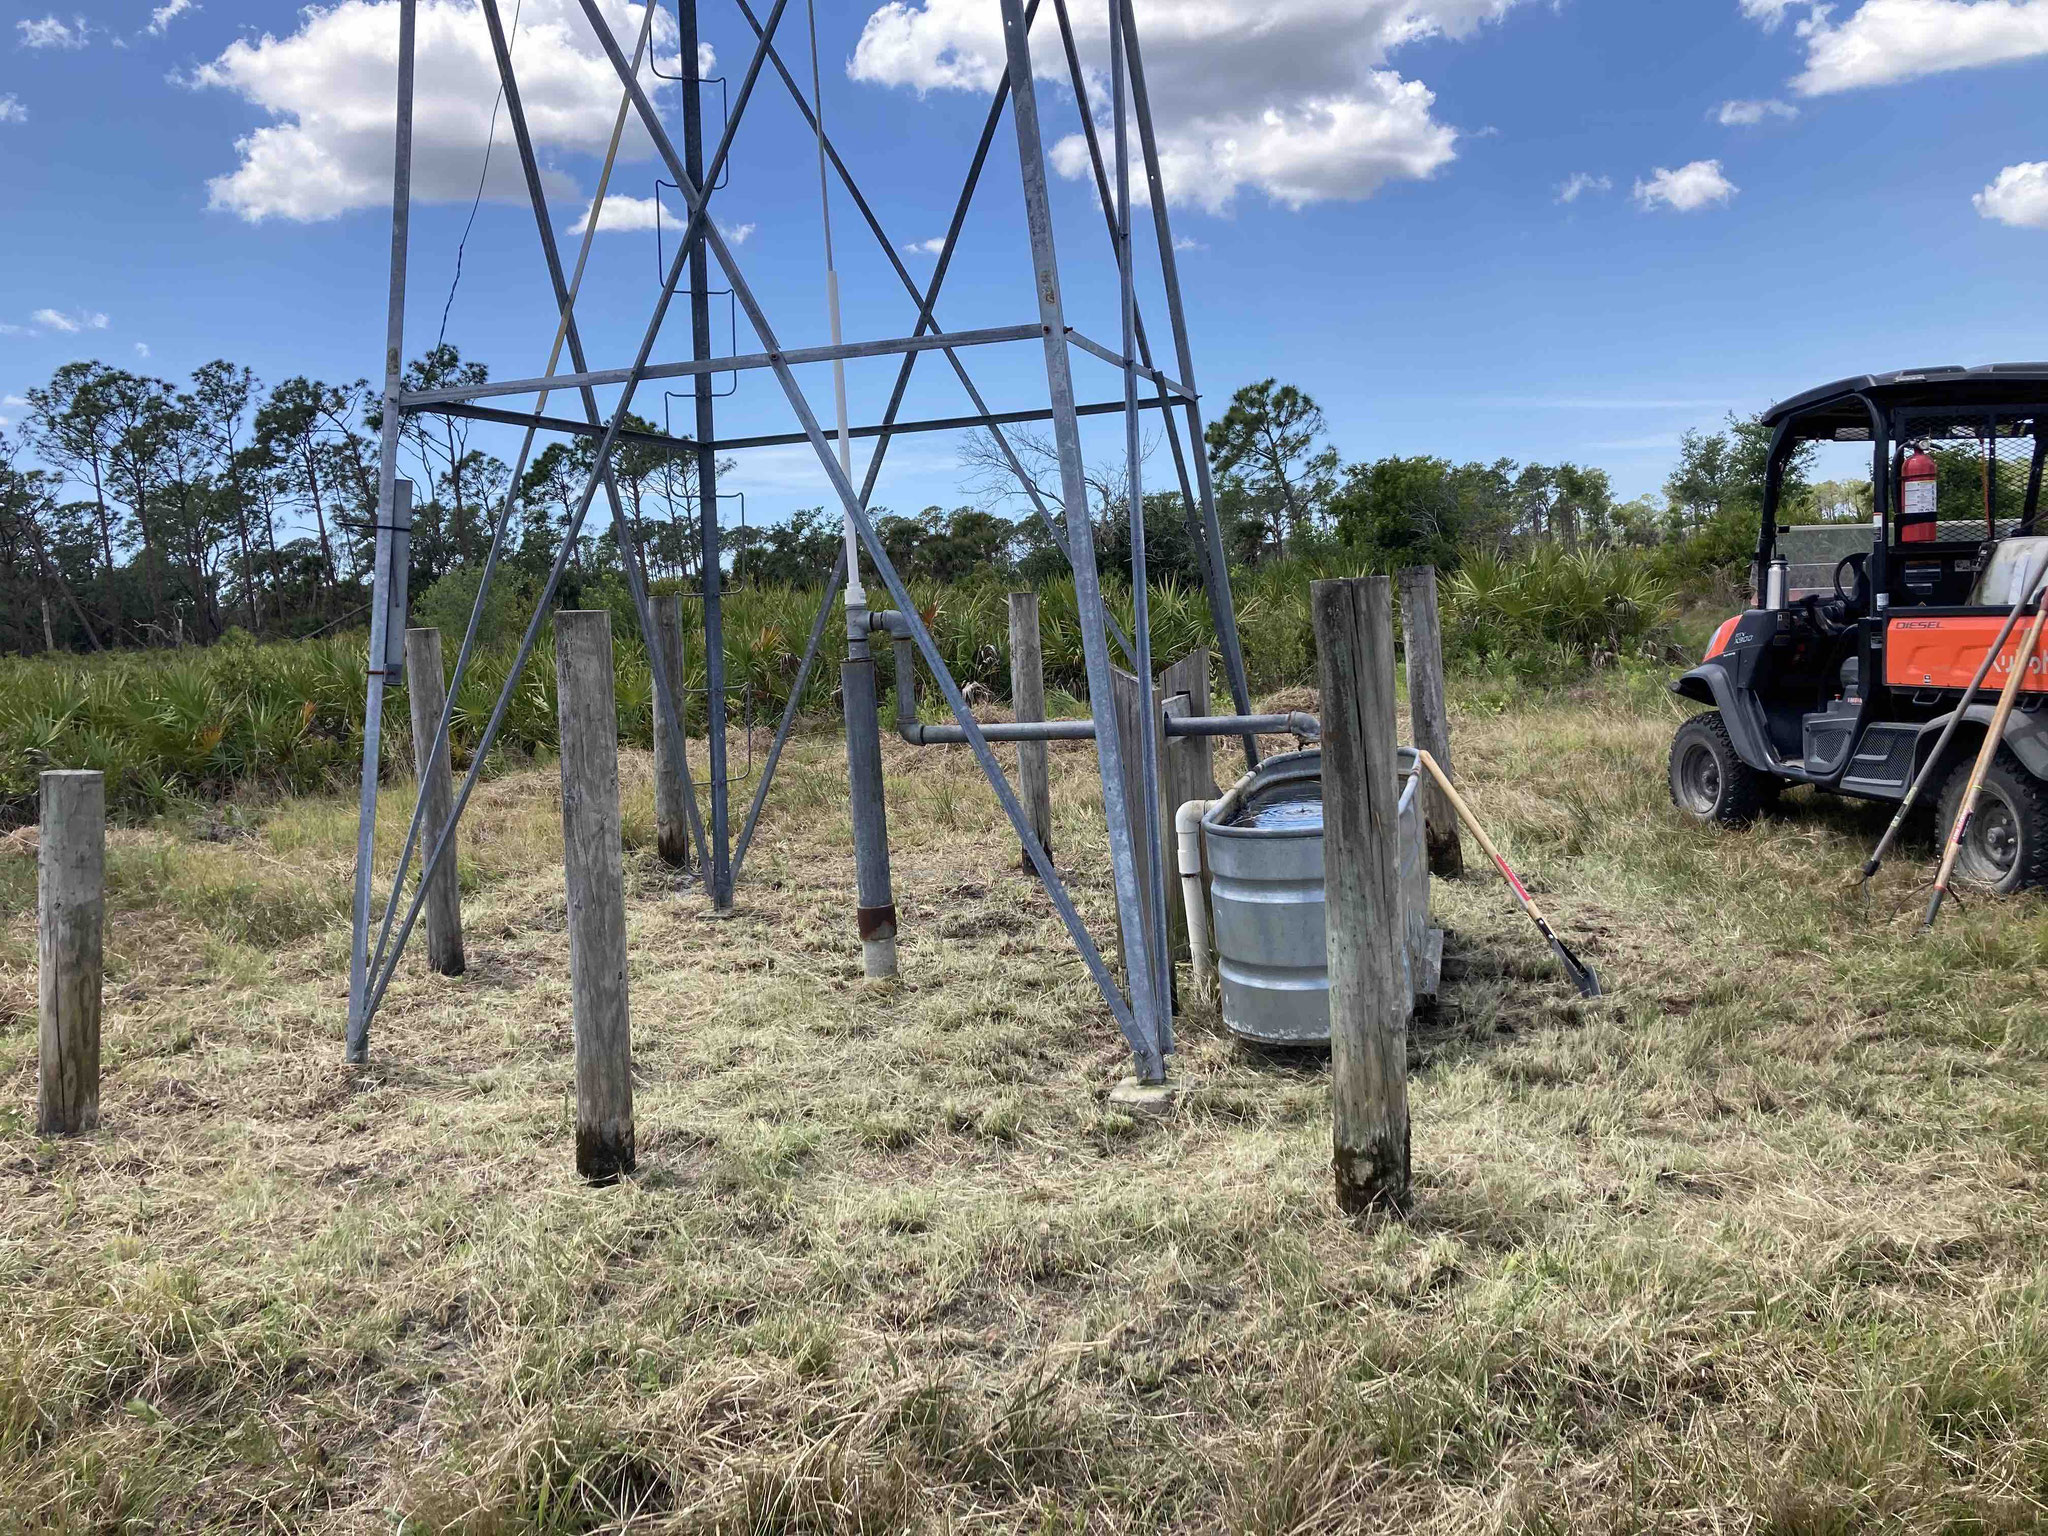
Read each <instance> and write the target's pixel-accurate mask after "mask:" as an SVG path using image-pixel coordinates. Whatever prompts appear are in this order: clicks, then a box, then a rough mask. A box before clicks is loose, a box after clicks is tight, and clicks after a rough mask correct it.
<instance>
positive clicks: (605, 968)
mask: <svg viewBox="0 0 2048 1536" xmlns="http://www.w3.org/2000/svg"><path fill="white" fill-rule="evenodd" d="M555 671H556V697H557V702H556V710H557V717H558V719H559V722H560V728H561V736H562V869H563V874H564V877H565V881H566V884H567V887H568V893H569V987H570V993H571V1006H572V1009H573V1012H574V1018H575V1028H576V1171H577V1172H578V1173H580V1174H582V1175H583V1176H584V1177H585V1178H586V1179H588V1180H590V1181H591V1182H592V1183H593V1184H610V1183H612V1182H614V1181H615V1180H617V1178H618V1177H619V1175H620V1174H622V1173H630V1172H632V1170H633V1034H632V1020H631V1016H630V1011H629V1002H630V1000H629V997H628V992H627V984H626V888H625V850H624V847H623V845H622V844H621V842H620V834H619V711H618V702H617V698H616V695H615V694H614V691H613V686H612V621H611V615H610V614H609V613H607V612H605V611H604V610H603V609H601V608H600V609H587V610H569V611H564V612H560V613H557V614H556V615H555Z"/></svg>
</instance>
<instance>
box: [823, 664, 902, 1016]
mask: <svg viewBox="0 0 2048 1536" xmlns="http://www.w3.org/2000/svg"><path fill="white" fill-rule="evenodd" d="M908 682H909V679H907V678H903V677H899V678H898V679H897V685H898V686H899V687H902V686H904V685H905V684H907V683H908ZM839 696H840V698H841V699H842V700H843V701H844V703H845V707H846V769H847V781H848V783H849V785H850V786H851V788H852V791H853V793H852V796H851V805H852V808H853V863H854V878H855V880H856V882H857V886H858V892H859V903H860V905H859V908H858V910H857V912H856V914H855V916H856V919H857V921H858V923H859V926H860V947H861V961H862V965H863V968H864V969H865V971H866V973H867V974H868V976H870V977H872V978H874V979H877V980H882V979H886V978H888V977H891V976H894V975H895V974H896V898H895V895H894V893H893V891H892V889H891V886H890V882H889V812H888V807H887V806H886V805H885V804H884V802H883V797H882V737H881V720H880V718H879V716H878V715H877V713H876V708H877V700H876V697H875V663H874V660H873V658H872V657H868V656H859V657H854V658H851V659H849V660H847V661H844V662H841V663H840V666H839Z"/></svg>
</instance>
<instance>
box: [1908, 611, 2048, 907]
mask: <svg viewBox="0 0 2048 1536" xmlns="http://www.w3.org/2000/svg"><path fill="white" fill-rule="evenodd" d="M2044 622H2048V603H2043V604H2041V607H2040V610H2039V611H2038V612H2037V613H2035V615H2034V622H2033V623H2032V624H2030V625H2029V626H2028V627H2027V632H2026V635H2025V636H2024V637H2023V638H2022V639H2021V640H2020V648H2019V650H2018V651H2016V652H2014V653H2013V658H2012V671H2011V673H2010V674H2009V675H2008V676H2007V677H2006V680H2005V687H2004V689H2003V690H2001V691H2000V693H1999V695H1998V709H1997V712H1996V713H1995V714H1993V715H1992V717H1991V727H1990V729H1989V730H1987V731H1985V733H1984V745H1983V746H1981V747H1979V748H1978V749H1977V761H1976V763H1975V764H1974V765H1973V766H1972V767H1971V769H1970V782H1969V783H1968V784H1967V785H1966V786H1964V789H1963V798H1962V802H1961V803H1960V804H1959V805H1957V807H1956V824H1955V825H1954V826H1953V827H1951V828H1950V829H1949V834H1948V846H1947V847H1946V848H1944V849H1942V851H1941V872H1940V873H1939V874H1937V875H1936V876H1935V877H1934V894H1933V895H1932V896H1930V897H1928V898H1927V915H1926V916H1925V917H1923V918H1921V919H1920V927H1921V930H1922V931H1923V932H1924V931H1926V930H1927V929H1929V928H1932V927H1933V926H1934V919H1935V915H1936V914H1937V913H1939V912H1940V911H1941V902H1942V898H1943V897H1944V896H1946V895H1947V894H1948V881H1949V876H1950V875H1951V874H1953V873H1954V872H1955V867H1956V855H1957V854H1959V853H1961V852H1962V849H1963V839H1964V838H1965V837H1967V836H1968V835H1969V832H1970V818H1971V817H1972V816H1973V815H1975V814H1976V810H1977V795H1978V793H1979V792H1980V791H1981V790H1982V789H1983V788H1984V775H1985V774H1986V773H1988V772H1990V771H1991V760H1992V759H1993V758H1994V757H1996V756H1998V748H1999V744H2000V743H2001V742H2003V741H2004V740H2005V722H2006V720H2007V719H2008V718H2010V717H2011V715H2012V707H2013V704H2014V703H2015V702H2016V701H2017V700H2018V698H2019V696H2020V684H2021V682H2023V681H2024V680H2025V678H2026V675H2027V664H2028V663H2029V662H2030V661H2032V660H2033V656H2034V648H2035V647H2036V646H2037V645H2038V644H2039V643H2040V640H2041V626H2042V624H2043V623H2044Z"/></svg>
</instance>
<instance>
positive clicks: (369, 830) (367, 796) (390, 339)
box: [343, 0, 453, 1063]
mask: <svg viewBox="0 0 2048 1536" xmlns="http://www.w3.org/2000/svg"><path fill="white" fill-rule="evenodd" d="M416 11H417V0H398V131H397V135H396V139H395V144H394V148H393V150H392V156H391V280H390V291H389V294H388V296H387V298H386V300H385V310H384V422H383V437H382V441H381V442H380V444H379V445H378V459H377V510H378V517H377V557H376V564H375V566H374V567H373V568H372V572H371V585H372V588H373V591H372V593H371V596H370V655H369V668H368V671H369V682H368V685H367V687H366V689H365V691H364V699H363V783H362V790H361V794H360V796H359V798H358V802H357V807H356V884H355V896H354V903H353V906H352V908H351V913H350V924H349V951H348V1031H347V1040H346V1043H345V1045H344V1047H343V1056H344V1059H345V1060H347V1061H349V1062H353V1063H361V1062H364V1061H367V1060H369V1056H370V1014H371V1012H372V1011H373V1010H372V1005H371V1002H370V866H371V863H372V861H373V860H374V859H375V857H376V846H377V770H378V762H379V758H380V757H381V755H382V751H383V745H384V740H383V737H384V669H385V662H386V657H385V652H386V651H387V650H388V649H389V648H390V647H389V640H388V637H387V635H386V634H385V630H386V629H387V627H388V626H389V624H390V613H389V611H388V609H389V591H388V585H387V584H388V580H389V573H388V572H387V571H386V570H385V566H386V564H387V563H388V561H389V559H390V553H391V520H392V518H391V514H392V508H393V505H394V499H395V497H396V494H397V483H398V428H399V420H400V418H399V414H398V384H399V380H400V379H401V378H402V377H403V375H404V370H405V259H406V246H407V239H408V235H409V233H410V230H411V225H412V99H413V53H414V37H415V33H416V21H417V17H416ZM450 826H451V829H452V826H453V822H452V820H451V822H450ZM444 840H445V839H444ZM426 889H427V887H426V882H425V881H422V882H421V883H420V894H421V897H422V899H424V897H425V894H426Z"/></svg>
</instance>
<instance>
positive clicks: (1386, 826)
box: [1311, 576, 1408, 1215]
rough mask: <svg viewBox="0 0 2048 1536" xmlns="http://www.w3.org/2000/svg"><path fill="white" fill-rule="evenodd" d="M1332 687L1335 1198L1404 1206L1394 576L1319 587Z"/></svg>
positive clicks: (1326, 765) (1327, 827) (1326, 838)
mask: <svg viewBox="0 0 2048 1536" xmlns="http://www.w3.org/2000/svg"><path fill="white" fill-rule="evenodd" d="M1311 607H1312V609H1313V612H1314V617H1315V632H1316V670H1317V673H1318V677H1319V680H1320V682H1321V684H1322V717H1323V864H1324V869H1325V881H1326V885H1325V894H1324V900H1325V903H1326V906H1325V909H1324V910H1325V914H1326V917H1327V944H1328V951H1329V965H1330V1107H1331V1117H1332V1121H1333V1132H1334V1147H1335V1155H1334V1157H1333V1159H1332V1169H1333V1172H1334V1173H1335V1175H1336V1184H1337V1204H1338V1206H1339V1207H1340V1208H1341V1209H1343V1210H1344V1211H1345V1212H1346V1213H1347V1214H1349V1215H1358V1214H1361V1213H1363V1212H1367V1211H1373V1210H1383V1209H1392V1210H1401V1209H1404V1208H1405V1207H1406V1206H1407V1203H1408V1024H1407V1015H1408V996H1407V985H1408V984H1407V976H1406V972H1405V969H1404V967H1403V964H1402V960H1401V942H1402V932H1403V929H1402V922H1401V887H1400V848H1399V841H1398V838H1399V829H1400V795H1399V788H1400V786H1399V783H1398V781H1397V780H1396V778H1395V760H1394V629H1393V615H1392V612H1391V607H1390V603H1389V601H1388V593H1387V578H1386V577H1384V576H1367V577H1363V578H1360V579H1357V580H1351V581H1319V582H1316V583H1315V585H1314V587H1313V589H1312V594H1311Z"/></svg>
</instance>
